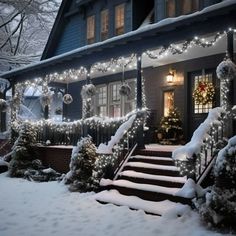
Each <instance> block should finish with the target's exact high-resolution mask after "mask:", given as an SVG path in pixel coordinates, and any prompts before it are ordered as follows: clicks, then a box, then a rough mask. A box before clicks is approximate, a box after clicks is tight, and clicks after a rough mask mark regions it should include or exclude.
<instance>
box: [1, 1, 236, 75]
mask: <svg viewBox="0 0 236 236" xmlns="http://www.w3.org/2000/svg"><path fill="white" fill-rule="evenodd" d="M233 7H234V8H233ZM224 9H226V10H229V11H232V10H235V9H236V0H224V1H222V2H220V3H218V4H215V5H212V6H209V7H206V8H204V9H203V10H201V11H198V12H195V13H192V14H189V15H182V16H179V17H175V18H166V19H163V20H161V21H159V22H157V23H154V24H149V25H146V26H143V27H141V28H138V29H137V30H134V31H131V32H128V33H126V34H123V35H119V36H116V37H113V38H110V39H107V40H105V41H102V42H97V43H94V44H91V45H86V46H83V47H80V48H77V49H74V50H72V51H69V52H66V53H63V54H61V55H58V56H54V57H51V58H49V59H45V60H42V61H40V62H37V63H34V64H30V65H28V66H24V67H21V68H18V69H15V70H12V71H9V72H7V73H4V74H1V75H0V76H1V77H2V78H7V79H8V78H11V77H13V76H17V75H19V74H23V73H25V72H27V71H33V70H34V69H38V68H39V67H41V68H42V67H47V66H49V65H51V64H57V63H59V62H60V63H61V62H62V61H66V60H71V59H72V58H75V57H81V56H83V55H85V54H88V52H91V51H92V52H93V51H96V50H98V49H99V48H101V47H104V48H105V47H109V46H111V45H114V44H120V43H123V41H124V42H127V41H129V42H130V41H132V40H137V38H142V37H143V36H145V35H146V34H147V33H148V34H150V35H153V33H154V32H155V33H157V32H166V31H168V30H173V29H175V28H176V27H179V26H182V25H183V24H186V23H187V24H189V23H190V22H189V21H196V20H197V21H199V20H200V21H202V20H203V19H204V18H203V16H205V17H208V16H209V14H210V13H214V12H216V11H220V12H221V11H223V10H224ZM232 23H233V22H232Z"/></svg>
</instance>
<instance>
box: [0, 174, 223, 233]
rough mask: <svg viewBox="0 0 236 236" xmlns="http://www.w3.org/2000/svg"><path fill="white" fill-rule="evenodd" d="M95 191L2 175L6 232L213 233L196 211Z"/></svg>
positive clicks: (0, 227) (0, 225) (0, 205)
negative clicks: (119, 201) (131, 202)
mask: <svg viewBox="0 0 236 236" xmlns="http://www.w3.org/2000/svg"><path fill="white" fill-rule="evenodd" d="M94 197H95V194H94V193H86V194H79V193H70V192H68V190H67V187H66V186H64V185H63V184H60V183H57V182H50V183H33V182H28V181H26V180H22V179H12V178H8V177H6V174H1V175H0V235H1V236H39V235H40V236H41V235H44V236H51V235H55V236H66V235H70V236H73V235H81V236H104V235H112V236H116V235H124V236H133V235H135V236H139V235H140V236H141V235H142V236H143V235H146V236H152V235H153V236H154V235H155V236H157V235H160V236H166V235H172V236H178V235H181V236H185V235H191V236H200V235H201V236H212V235H220V234H217V233H214V232H209V231H207V230H206V229H204V228H203V226H200V223H199V218H198V215H197V214H196V213H194V212H192V211H191V210H189V211H187V212H186V213H185V214H184V215H183V216H182V217H180V218H176V214H177V212H176V211H172V212H169V213H166V214H165V215H164V217H157V216H152V215H146V214H145V213H144V212H143V211H131V210H130V209H129V208H128V207H117V206H114V205H112V204H107V205H102V204H99V203H98V202H96V201H95V200H94Z"/></svg>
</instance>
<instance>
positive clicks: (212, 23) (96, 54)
mask: <svg viewBox="0 0 236 236" xmlns="http://www.w3.org/2000/svg"><path fill="white" fill-rule="evenodd" d="M63 2H65V0H64V1H63ZM226 16H227V17H226ZM226 27H236V0H227V1H223V2H222V3H219V4H216V5H213V6H210V7H207V8H205V9H203V10H202V11H200V12H195V13H193V14H190V15H185V16H180V17H176V18H167V19H164V20H162V21H160V22H158V23H155V24H151V25H147V26H145V27H143V28H140V29H138V30H135V31H131V32H129V33H126V34H124V35H120V36H117V37H113V38H110V39H108V40H105V41H103V42H98V43H95V44H92V45H88V46H84V47H81V48H78V49H75V50H72V51H70V52H67V53H64V54H61V55H59V56H55V57H52V58H49V59H46V60H43V61H40V62H38V63H35V64H32V65H29V66H26V67H23V68H19V69H16V70H13V71H10V72H7V73H5V74H2V75H1V77H3V78H7V79H10V78H12V79H16V78H20V77H22V79H23V78H29V77H32V76H35V77H37V76H44V74H46V73H48V72H50V73H53V72H56V71H55V66H57V68H56V69H57V70H58V71H59V72H60V71H63V70H65V69H68V68H73V67H74V68H78V66H86V63H94V62H97V61H99V60H104V59H107V58H108V57H110V58H112V57H116V56H122V53H126V55H128V54H131V53H132V52H134V51H135V52H138V51H140V52H141V51H143V50H145V49H146V50H147V49H151V48H155V47H158V46H163V45H165V44H167V45H168V43H172V42H176V41H177V40H184V39H186V38H189V37H191V38H193V37H194V36H196V35H195V34H198V33H202V34H203V33H210V32H215V31H216V30H225V29H226ZM123 55H124V54H123ZM46 70H47V71H46ZM53 70H54V71H53Z"/></svg>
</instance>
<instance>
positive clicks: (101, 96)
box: [97, 86, 107, 116]
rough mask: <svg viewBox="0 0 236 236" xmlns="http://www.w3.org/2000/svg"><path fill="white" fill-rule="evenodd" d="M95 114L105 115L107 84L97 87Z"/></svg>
mask: <svg viewBox="0 0 236 236" xmlns="http://www.w3.org/2000/svg"><path fill="white" fill-rule="evenodd" d="M97 102H98V106H97V114H98V115H99V116H107V86H102V87H98V88H97Z"/></svg>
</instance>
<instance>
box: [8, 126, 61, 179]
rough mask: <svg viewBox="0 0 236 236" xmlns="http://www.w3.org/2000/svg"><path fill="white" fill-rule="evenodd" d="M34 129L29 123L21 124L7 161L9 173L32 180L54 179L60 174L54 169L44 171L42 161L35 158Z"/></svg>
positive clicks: (12, 175)
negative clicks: (10, 157)
mask: <svg viewBox="0 0 236 236" xmlns="http://www.w3.org/2000/svg"><path fill="white" fill-rule="evenodd" d="M35 141H36V133H35V129H34V128H33V127H32V126H31V125H30V124H29V123H24V124H22V125H21V128H20V132H19V136H18V138H17V140H16V141H15V143H14V145H13V150H12V159H11V161H10V163H9V175H10V176H11V177H22V178H26V179H29V180H34V181H49V180H56V179H58V178H59V177H60V174H59V173H57V172H56V171H50V173H49V172H45V167H44V166H43V165H42V162H41V161H40V160H39V159H37V153H36V151H35V149H34V144H35Z"/></svg>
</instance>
